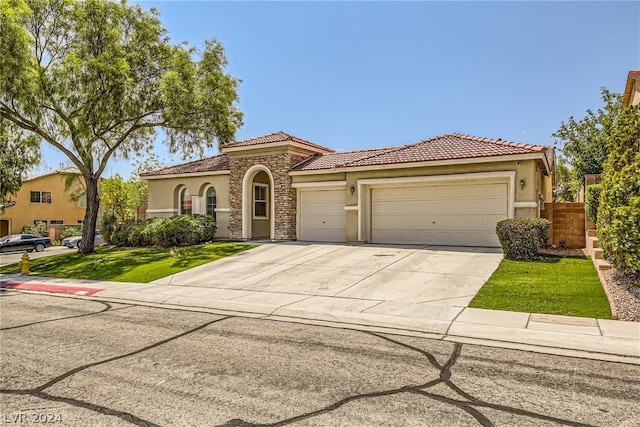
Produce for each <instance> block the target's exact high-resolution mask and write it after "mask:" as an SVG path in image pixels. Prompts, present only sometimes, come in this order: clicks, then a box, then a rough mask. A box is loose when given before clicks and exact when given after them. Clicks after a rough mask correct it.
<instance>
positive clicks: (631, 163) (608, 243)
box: [597, 106, 640, 271]
mask: <svg viewBox="0 0 640 427" xmlns="http://www.w3.org/2000/svg"><path fill="white" fill-rule="evenodd" d="M608 142H609V146H610V147H611V153H610V154H609V158H608V159H607V163H606V164H605V169H604V173H603V174H602V197H601V201H600V209H599V211H598V223H597V224H598V228H597V234H598V244H599V245H600V246H601V247H602V248H603V249H604V251H605V255H606V257H607V259H608V260H609V261H612V262H613V264H614V265H615V266H616V267H617V268H619V269H622V270H631V271H640V108H639V107H638V106H635V107H630V108H626V109H625V110H624V112H623V113H622V114H621V115H620V117H619V119H618V122H617V123H616V126H615V129H614V132H612V133H611V136H610V138H609V141H608Z"/></svg>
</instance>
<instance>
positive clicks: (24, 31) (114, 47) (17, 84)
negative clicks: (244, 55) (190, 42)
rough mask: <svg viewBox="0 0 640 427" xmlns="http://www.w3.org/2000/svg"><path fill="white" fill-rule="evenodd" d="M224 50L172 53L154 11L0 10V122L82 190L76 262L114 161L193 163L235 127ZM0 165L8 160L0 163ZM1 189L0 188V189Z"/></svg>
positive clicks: (51, 5)
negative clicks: (60, 161) (32, 142)
mask: <svg viewBox="0 0 640 427" xmlns="http://www.w3.org/2000/svg"><path fill="white" fill-rule="evenodd" d="M226 65H227V61H226V58H225V54H224V49H223V47H222V45H221V44H220V43H218V42H217V41H215V40H209V41H207V42H206V43H205V46H204V47H203V49H201V50H197V49H194V48H191V47H188V46H187V44H185V43H181V44H177V45H173V44H171V43H170V38H169V36H168V34H167V31H166V29H165V28H164V27H163V25H162V23H161V22H160V19H159V16H158V12H157V11H155V10H154V9H151V11H145V10H144V9H143V8H142V7H140V6H138V5H129V4H127V2H126V1H117V2H116V1H109V0H86V1H80V0H29V1H28V2H27V1H24V0H0V122H1V123H2V124H3V125H5V126H7V123H10V124H11V126H14V127H15V128H19V129H20V132H17V133H13V136H14V137H15V138H17V142H18V143H19V144H25V145H26V144H27V138H28V136H27V135H32V138H33V137H35V138H37V140H38V141H44V142H46V143H48V144H50V145H51V146H53V147H54V148H56V149H58V150H59V151H61V152H62V153H63V154H65V155H66V156H67V157H68V158H69V160H70V161H71V163H72V164H73V165H75V166H76V167H77V168H78V169H79V170H80V172H81V174H82V177H83V178H84V182H85V185H86V193H87V210H86V214H85V218H84V223H85V225H86V227H85V230H84V234H83V239H82V246H81V247H80V252H83V253H86V252H91V251H93V250H94V249H93V242H94V236H93V231H94V229H95V224H96V220H97V216H98V212H99V209H98V207H99V203H100V199H99V197H97V188H98V182H99V181H100V178H101V176H102V174H103V172H104V171H105V169H106V167H107V163H108V161H109V160H110V159H111V158H112V157H116V158H121V159H128V158H130V157H131V156H134V155H139V154H141V153H147V152H149V151H150V148H151V147H152V145H153V142H154V141H155V139H156V129H157V128H161V129H162V130H163V135H165V136H166V141H165V142H166V143H167V145H168V147H169V151H170V152H171V153H179V154H181V155H183V157H185V158H186V157H191V156H194V155H199V154H201V153H202V152H203V150H204V149H205V148H212V147H214V146H215V145H216V144H224V143H227V142H229V141H231V140H232V139H233V137H234V134H235V131H236V129H237V128H238V127H239V126H241V124H242V114H241V113H240V111H239V110H238V109H237V107H236V103H237V99H238V97H237V92H236V90H237V87H238V84H239V82H238V80H237V79H235V78H233V77H232V76H230V75H229V74H228V73H226V71H225V68H226ZM2 157H3V158H5V157H6V156H2ZM3 181H4V179H3Z"/></svg>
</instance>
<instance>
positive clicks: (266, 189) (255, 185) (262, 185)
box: [253, 182, 269, 219]
mask: <svg viewBox="0 0 640 427" xmlns="http://www.w3.org/2000/svg"><path fill="white" fill-rule="evenodd" d="M256 188H264V197H265V199H264V200H257V199H256ZM256 202H264V203H265V204H266V206H265V207H264V208H265V209H264V210H265V216H257V215H256ZM253 219H269V184H265V183H264V182H254V183H253Z"/></svg>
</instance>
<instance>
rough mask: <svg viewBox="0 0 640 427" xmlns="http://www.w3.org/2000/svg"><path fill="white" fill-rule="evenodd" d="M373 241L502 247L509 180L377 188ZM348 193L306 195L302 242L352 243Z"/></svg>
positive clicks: (302, 194)
mask: <svg viewBox="0 0 640 427" xmlns="http://www.w3.org/2000/svg"><path fill="white" fill-rule="evenodd" d="M370 191H371V193H370V203H371V204H370V207H371V208H370V210H367V211H368V212H370V215H371V216H370V223H369V224H370V227H371V228H370V240H371V241H372V242H373V243H408V244H429V245H453V246H494V247H498V246H500V244H499V242H498V238H497V236H496V234H495V228H496V223H497V222H498V221H500V220H503V219H506V218H507V217H508V199H507V194H508V193H507V183H506V182H485V183H483V182H476V183H468V182H467V183H454V184H451V183H450V184H428V185H427V184H422V185H417V184H416V185H402V186H394V187H379V188H375V187H374V188H372V189H371V190H370ZM345 193H346V192H345V190H344V189H341V190H324V191H302V192H300V197H301V199H300V202H301V203H300V207H301V212H300V216H299V218H300V222H301V223H300V240H308V241H330V242H344V241H345V240H346V214H345V210H344V206H345V202H346V200H345V196H346V194H345Z"/></svg>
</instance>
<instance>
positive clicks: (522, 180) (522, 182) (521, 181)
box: [520, 178, 526, 190]
mask: <svg viewBox="0 0 640 427" xmlns="http://www.w3.org/2000/svg"><path fill="white" fill-rule="evenodd" d="M525 184H526V182H525V181H524V178H523V179H521V180H520V189H521V190H524V186H525Z"/></svg>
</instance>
